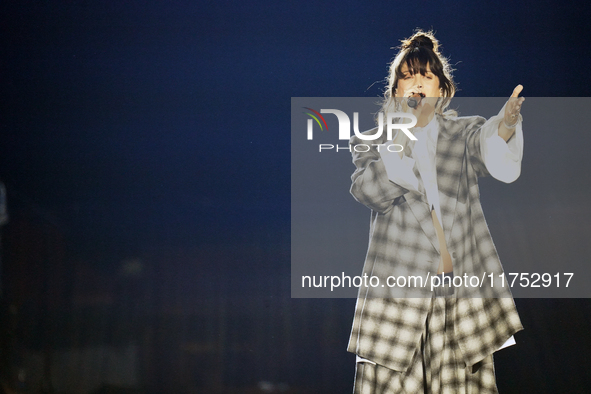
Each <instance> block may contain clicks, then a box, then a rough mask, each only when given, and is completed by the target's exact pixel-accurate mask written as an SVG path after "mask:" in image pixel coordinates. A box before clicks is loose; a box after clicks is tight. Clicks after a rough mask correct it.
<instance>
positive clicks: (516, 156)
mask: <svg viewBox="0 0 591 394" xmlns="http://www.w3.org/2000/svg"><path fill="white" fill-rule="evenodd" d="M505 105H506V104H505ZM504 113H505V107H503V108H502V109H501V111H500V112H499V114H498V115H496V116H493V117H492V118H490V119H489V120H488V121H487V122H486V123H485V124H484V125H482V130H481V132H480V146H481V148H480V149H481V154H482V160H483V161H484V164H485V165H486V169H487V170H488V172H489V173H490V175H492V176H493V177H494V178H496V179H498V180H499V181H502V182H505V183H511V182H513V181H515V180H516V179H517V178H519V175H520V174H521V159H522V158H523V130H522V117H521V115H519V120H518V122H517V126H516V128H515V134H514V135H513V136H512V137H511V138H510V139H509V141H507V142H505V140H503V139H502V138H501V137H499V132H498V130H499V124H500V122H502V121H503V115H504Z"/></svg>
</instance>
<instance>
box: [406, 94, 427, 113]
mask: <svg viewBox="0 0 591 394" xmlns="http://www.w3.org/2000/svg"><path fill="white" fill-rule="evenodd" d="M423 97H425V95H424V94H423V93H415V94H414V95H412V96H411V97H409V98H408V101H407V102H406V104H407V105H408V106H409V107H410V108H412V109H416V108H417V107H418V106H419V104H420V103H421V100H422V99H423Z"/></svg>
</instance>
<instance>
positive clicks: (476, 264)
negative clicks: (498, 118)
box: [347, 115, 523, 371]
mask: <svg viewBox="0 0 591 394" xmlns="http://www.w3.org/2000/svg"><path fill="white" fill-rule="evenodd" d="M436 116H438V121H439V137H438V140H437V154H436V168H437V183H438V189H439V199H440V205H441V214H442V223H443V229H444V234H445V239H446V243H447V247H448V250H449V252H450V255H451V257H452V261H453V266H454V274H455V276H464V274H467V275H468V277H472V276H477V277H478V278H485V279H488V278H489V275H490V274H493V278H499V275H503V269H502V266H501V263H500V261H499V257H498V254H497V251H496V249H495V246H494V244H493V241H492V238H491V236H490V232H489V230H488V226H487V224H486V221H485V219H484V214H483V212H482V207H481V205H480V196H479V190H478V177H479V176H487V175H489V173H488V171H487V169H486V166H485V164H484V162H483V160H482V157H481V152H480V132H481V127H482V125H483V124H484V122H485V119H484V118H482V117H452V118H445V117H442V116H439V115H436ZM375 131H376V129H373V130H370V131H368V132H367V133H368V134H374V133H375ZM385 134H386V133H383V135H382V137H380V138H379V139H378V140H375V141H370V142H369V143H371V144H381V143H384V142H385V138H386V136H385ZM358 144H366V141H363V140H361V139H359V138H358V137H355V136H354V137H353V138H352V139H351V147H352V149H351V151H352V152H353V163H354V164H355V166H356V167H357V168H356V171H355V172H354V173H353V175H352V181H353V184H352V186H351V194H352V195H353V196H354V197H355V199H356V200H357V201H359V202H360V203H362V204H364V205H366V206H367V207H369V208H370V209H371V210H372V212H371V224H370V240H369V248H368V251H367V256H366V260H365V265H364V268H363V273H364V274H367V275H368V277H371V276H377V277H378V278H379V279H380V283H381V284H384V283H386V278H387V277H388V276H390V275H394V276H400V275H402V276H406V277H409V276H421V277H423V278H428V277H427V276H426V275H434V274H436V273H437V268H438V265H439V260H440V255H439V243H438V241H437V235H436V232H435V228H434V226H433V221H432V217H431V213H430V209H429V204H428V203H427V199H426V196H425V193H424V189H422V188H421V187H420V188H419V193H417V192H416V191H415V192H411V191H409V190H407V189H405V188H403V187H401V186H399V185H397V184H395V183H394V182H392V181H390V180H389V179H388V175H387V173H386V169H385V167H384V164H383V162H382V160H381V158H380V154H379V152H378V151H377V150H376V148H375V146H374V147H372V148H371V149H370V150H369V151H367V152H362V151H364V150H367V149H366V148H365V147H364V148H363V149H358V150H359V152H356V151H355V149H354V148H355V146H356V145H358ZM405 154H407V155H409V156H411V155H412V152H411V151H410V148H408V147H407V148H406V150H405ZM414 172H415V175H416V176H417V178H418V179H419V185H421V186H422V181H421V180H420V174H419V172H418V171H417V169H416V166H415V169H414ZM493 283H494V286H491V285H490V284H489V281H488V280H484V281H482V282H481V286H477V287H476V288H473V287H470V286H468V287H461V288H456V294H457V296H458V300H457V306H456V316H455V330H456V337H457V340H458V343H459V346H460V348H461V350H462V353H463V356H464V361H465V362H466V365H473V364H475V363H476V362H478V361H480V360H482V359H484V358H485V357H486V356H488V355H489V354H492V353H493V352H494V351H495V350H497V349H498V348H499V347H500V346H501V345H502V344H503V343H504V342H505V341H506V340H507V339H509V338H510V337H511V335H513V334H514V333H515V332H517V331H519V330H521V329H523V327H522V325H521V322H520V319H519V315H518V314H517V310H516V308H515V303H514V302H513V298H512V297H511V293H510V290H509V289H508V288H507V287H500V286H499V285H500V283H499V281H497V282H493ZM506 283H507V282H506V281H505V286H506ZM431 294H432V292H431V289H430V287H424V288H408V287H407V288H401V287H388V286H385V287H382V286H377V287H372V286H368V287H362V288H360V290H359V296H358V299H357V305H356V307H355V316H354V321H353V328H352V332H351V337H350V340H349V346H348V349H347V350H348V351H350V352H352V353H356V354H358V355H359V356H361V357H363V358H366V359H369V360H371V361H374V362H376V363H378V364H380V365H383V366H385V367H388V368H390V369H394V370H399V371H404V370H406V369H407V368H408V366H409V365H410V362H411V360H412V357H413V354H414V352H415V351H417V349H418V348H419V342H420V338H421V334H422V333H423V330H424V328H425V327H424V325H425V320H426V317H427V311H428V308H429V304H430V302H431V299H430V298H431Z"/></svg>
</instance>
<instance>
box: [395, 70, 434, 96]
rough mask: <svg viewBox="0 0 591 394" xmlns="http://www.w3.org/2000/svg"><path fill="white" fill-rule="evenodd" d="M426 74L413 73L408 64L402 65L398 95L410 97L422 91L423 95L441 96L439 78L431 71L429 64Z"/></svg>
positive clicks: (397, 89)
mask: <svg viewBox="0 0 591 394" xmlns="http://www.w3.org/2000/svg"><path fill="white" fill-rule="evenodd" d="M426 69H427V72H426V73H425V75H421V73H416V74H411V73H410V71H409V70H408V66H407V65H406V64H404V65H402V68H401V69H400V71H401V72H402V74H403V77H402V78H399V79H398V86H397V87H396V91H395V96H396V97H410V96H412V95H413V94H416V93H422V95H423V97H440V96H441V91H440V89H439V78H438V77H437V76H436V75H435V74H433V73H432V72H431V68H430V67H429V65H427V67H426Z"/></svg>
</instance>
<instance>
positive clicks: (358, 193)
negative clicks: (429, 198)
mask: <svg viewBox="0 0 591 394" xmlns="http://www.w3.org/2000/svg"><path fill="white" fill-rule="evenodd" d="M362 144H364V142H363V141H362V140H361V139H359V138H357V137H352V138H351V142H350V146H351V152H352V155H353V164H355V167H356V170H355V172H354V173H353V175H352V176H351V180H352V185H351V194H352V195H353V197H355V199H356V200H357V201H359V202H360V203H361V204H363V205H365V206H367V207H368V208H370V209H372V210H374V211H377V212H380V213H385V212H387V211H388V210H389V209H390V208H391V207H392V206H393V204H394V201H395V200H396V199H397V198H398V197H400V196H402V195H403V194H405V193H408V189H406V188H404V187H402V186H400V185H397V184H395V183H394V182H391V181H390V179H389V178H388V173H387V171H386V168H385V166H384V162H383V161H382V158H381V156H380V154H379V153H378V152H377V151H376V149H375V148H374V147H372V148H370V149H369V150H367V151H365V147H363V148H362V149H357V150H356V149H355V147H356V146H357V145H362ZM366 146H367V145H366Z"/></svg>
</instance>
